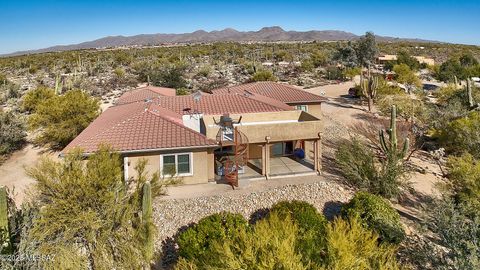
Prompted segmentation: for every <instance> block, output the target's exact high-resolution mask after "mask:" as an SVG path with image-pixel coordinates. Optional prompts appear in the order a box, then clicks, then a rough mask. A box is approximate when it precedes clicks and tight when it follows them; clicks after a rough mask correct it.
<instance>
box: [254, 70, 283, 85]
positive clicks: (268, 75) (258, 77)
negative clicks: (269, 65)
mask: <svg viewBox="0 0 480 270" xmlns="http://www.w3.org/2000/svg"><path fill="white" fill-rule="evenodd" d="M251 80H252V81H254V82H259V81H276V80H277V77H275V75H273V73H272V72H271V71H270V70H266V69H264V70H259V71H257V72H255V74H253V76H252V79H251Z"/></svg>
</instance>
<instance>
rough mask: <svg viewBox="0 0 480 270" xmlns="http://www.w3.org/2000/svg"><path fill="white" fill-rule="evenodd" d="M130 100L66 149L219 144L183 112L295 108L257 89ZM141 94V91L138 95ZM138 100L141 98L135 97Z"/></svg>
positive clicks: (89, 127)
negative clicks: (188, 124)
mask: <svg viewBox="0 0 480 270" xmlns="http://www.w3.org/2000/svg"><path fill="white" fill-rule="evenodd" d="M145 91H150V90H145V89H143V90H141V91H140V90H139V91H137V92H136V94H134V95H136V98H130V101H131V102H130V103H125V104H122V105H116V106H113V107H110V108H108V109H107V110H106V111H104V112H103V113H102V114H101V115H100V116H99V117H98V118H97V119H96V120H95V121H93V122H92V123H91V124H90V125H89V126H88V127H87V128H86V129H85V130H84V131H83V132H82V133H80V135H78V136H77V137H76V138H75V139H74V140H73V141H72V142H71V143H70V144H69V145H68V146H67V147H66V148H65V149H64V150H63V153H67V152H68V151H69V150H71V149H72V148H74V147H80V148H82V149H83V151H84V152H86V153H91V152H94V151H96V150H98V146H99V145H101V144H108V145H110V146H112V147H113V148H114V149H115V150H116V151H120V152H122V151H123V152H125V151H148V150H159V149H165V148H180V147H192V148H195V147H203V146H207V147H208V146H211V147H214V146H216V142H215V141H212V140H210V139H208V138H207V137H205V136H204V135H203V134H201V133H198V132H196V131H194V130H192V129H190V128H187V127H185V126H184V125H183V120H182V115H187V114H190V113H192V112H198V113H202V114H204V115H221V114H225V113H231V114H235V113H237V114H241V113H260V112H277V111H286V110H293V108H292V107H290V106H288V105H286V104H285V103H283V102H281V101H279V100H276V99H273V98H271V97H268V96H264V95H261V94H255V93H253V94H252V93H241V94H240V93H234V94H215V95H202V97H201V98H200V99H199V100H198V102H196V101H194V98H193V96H192V95H189V96H157V97H155V98H153V99H151V100H148V101H145V100H144V99H141V98H139V97H140V96H141V95H140V94H138V93H145ZM137 94H138V95H137ZM133 100H137V101H133Z"/></svg>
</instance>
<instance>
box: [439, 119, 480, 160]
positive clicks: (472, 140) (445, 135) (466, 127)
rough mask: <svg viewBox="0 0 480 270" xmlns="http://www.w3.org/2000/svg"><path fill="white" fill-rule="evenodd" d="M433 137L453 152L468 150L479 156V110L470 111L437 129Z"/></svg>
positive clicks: (458, 152) (459, 152)
mask: <svg viewBox="0 0 480 270" xmlns="http://www.w3.org/2000/svg"><path fill="white" fill-rule="evenodd" d="M435 137H437V138H438V139H439V142H440V144H441V145H442V146H443V147H445V149H446V150H447V151H449V152H451V153H454V154H461V153H463V152H468V153H470V154H472V155H474V156H475V157H476V158H480V112H477V111H475V112H471V113H469V114H468V115H467V116H466V117H462V118H459V119H457V120H454V121H452V122H450V123H448V124H446V126H445V127H444V128H443V129H440V130H437V131H436V133H435Z"/></svg>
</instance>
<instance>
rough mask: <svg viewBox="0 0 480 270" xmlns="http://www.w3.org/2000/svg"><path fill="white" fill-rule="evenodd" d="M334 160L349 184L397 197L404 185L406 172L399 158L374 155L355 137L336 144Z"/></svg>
mask: <svg viewBox="0 0 480 270" xmlns="http://www.w3.org/2000/svg"><path fill="white" fill-rule="evenodd" d="M335 162H336V165H337V168H338V169H339V170H340V173H341V174H342V175H343V176H344V177H345V179H346V181H347V182H348V183H349V184H350V185H352V186H354V187H356V188H358V189H360V190H367V191H369V192H371V193H373V194H377V195H380V196H382V197H384V198H387V199H390V198H396V197H398V196H399V195H400V193H401V188H402V187H403V186H405V185H406V182H405V179H406V177H407V171H406V170H405V167H404V163H403V161H402V160H389V159H388V158H386V159H379V158H376V154H375V153H374V152H373V151H372V150H371V149H370V148H368V147H367V146H366V145H364V144H363V143H362V142H360V141H359V140H358V139H356V138H351V139H350V140H344V141H343V142H341V143H340V144H339V146H338V150H337V152H336V153H335Z"/></svg>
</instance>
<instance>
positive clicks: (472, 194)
mask: <svg viewBox="0 0 480 270" xmlns="http://www.w3.org/2000/svg"><path fill="white" fill-rule="evenodd" d="M447 167H448V171H449V173H448V180H449V181H448V187H449V188H450V190H451V191H453V192H454V194H455V198H456V200H457V201H458V202H459V203H461V204H465V205H468V206H469V208H471V209H476V211H479V210H480V161H479V160H477V159H475V158H474V157H473V156H472V155H471V154H463V155H462V156H460V157H450V158H449V159H448V162H447Z"/></svg>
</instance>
